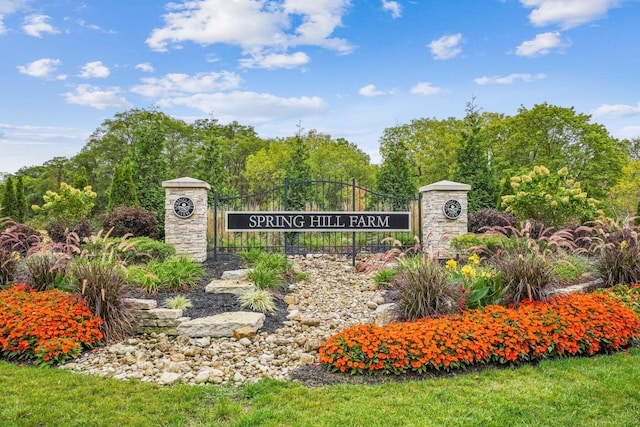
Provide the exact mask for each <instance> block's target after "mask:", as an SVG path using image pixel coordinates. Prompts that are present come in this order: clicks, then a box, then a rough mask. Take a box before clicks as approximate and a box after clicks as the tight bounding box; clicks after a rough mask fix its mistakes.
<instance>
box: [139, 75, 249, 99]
mask: <svg viewBox="0 0 640 427" xmlns="http://www.w3.org/2000/svg"><path fill="white" fill-rule="evenodd" d="M141 81H142V82H143V84H141V85H138V86H134V87H133V88H132V89H131V92H133V93H137V94H139V95H142V96H146V97H149V98H153V97H169V96H183V95H186V94H194V93H210V92H216V91H220V90H231V89H235V88H237V87H238V86H239V85H240V81H241V79H240V76H238V75H237V74H235V73H231V72H227V71H223V72H220V73H215V72H212V73H198V74H195V75H194V76H189V75H188V74H183V73H172V74H167V75H165V76H164V77H162V78H156V77H145V78H143V79H141Z"/></svg>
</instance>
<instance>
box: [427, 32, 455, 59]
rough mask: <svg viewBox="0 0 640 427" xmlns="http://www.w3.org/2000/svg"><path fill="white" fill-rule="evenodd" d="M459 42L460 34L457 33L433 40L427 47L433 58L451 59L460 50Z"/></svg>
mask: <svg viewBox="0 0 640 427" xmlns="http://www.w3.org/2000/svg"><path fill="white" fill-rule="evenodd" d="M460 43H462V34H460V33H458V34H451V35H445V36H442V37H440V38H439V39H437V40H433V41H432V42H431V43H429V44H428V47H429V49H430V50H431V53H432V54H433V57H434V58H435V59H451V58H454V57H455V56H457V55H458V54H459V53H460V52H461V51H462V48H461V47H460Z"/></svg>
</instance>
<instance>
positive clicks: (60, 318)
mask: <svg viewBox="0 0 640 427" xmlns="http://www.w3.org/2000/svg"><path fill="white" fill-rule="evenodd" d="M101 324H102V319H100V318H95V317H93V315H92V313H91V311H90V310H89V309H88V308H87V306H86V304H85V303H84V302H83V301H82V300H81V299H79V297H78V296H76V295H73V294H69V293H65V292H62V291H59V290H50V291H44V292H37V291H35V290H32V289H30V288H29V287H28V286H26V285H15V286H12V287H11V288H9V289H5V290H0V354H1V355H3V356H4V357H8V358H10V359H22V360H33V361H34V362H35V363H36V364H37V365H51V364H54V363H62V362H64V361H66V360H69V359H72V358H76V357H78V356H79V355H80V353H81V352H82V348H83V347H91V346H92V345H93V344H95V343H97V342H98V341H99V340H101V339H102V333H101V332H100V331H99V329H98V328H99V327H100V325H101Z"/></svg>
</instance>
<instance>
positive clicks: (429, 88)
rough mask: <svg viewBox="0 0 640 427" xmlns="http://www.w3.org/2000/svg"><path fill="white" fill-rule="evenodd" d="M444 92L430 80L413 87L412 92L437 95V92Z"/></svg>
mask: <svg viewBox="0 0 640 427" xmlns="http://www.w3.org/2000/svg"><path fill="white" fill-rule="evenodd" d="M440 92H442V89H441V88H439V87H436V86H433V85H432V84H431V83H429V82H421V83H418V84H417V85H415V86H414V87H412V88H411V93H413V94H414V95H426V96H430V95H435V94H437V93H440Z"/></svg>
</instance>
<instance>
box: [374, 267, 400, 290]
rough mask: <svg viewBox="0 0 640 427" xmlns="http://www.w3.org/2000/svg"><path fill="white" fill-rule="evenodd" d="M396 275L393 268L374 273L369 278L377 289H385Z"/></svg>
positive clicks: (396, 272)
mask: <svg viewBox="0 0 640 427" xmlns="http://www.w3.org/2000/svg"><path fill="white" fill-rule="evenodd" d="M397 275H398V271H397V270H396V269H395V268H385V269H382V270H379V271H377V272H376V273H374V275H373V276H372V277H371V278H372V279H373V282H374V283H375V284H376V285H378V286H379V287H387V286H390V285H391V283H392V282H393V280H394V279H395V278H396V276H397Z"/></svg>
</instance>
